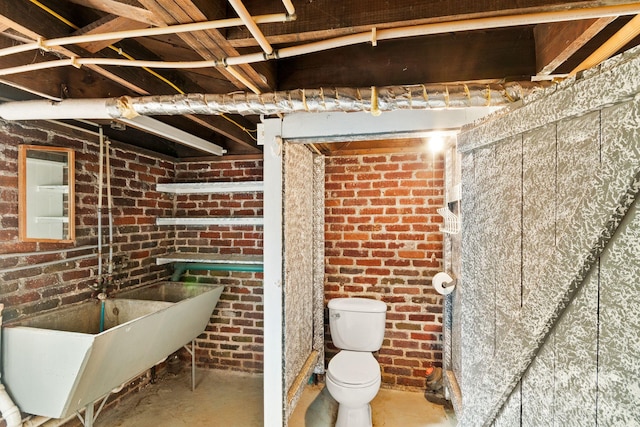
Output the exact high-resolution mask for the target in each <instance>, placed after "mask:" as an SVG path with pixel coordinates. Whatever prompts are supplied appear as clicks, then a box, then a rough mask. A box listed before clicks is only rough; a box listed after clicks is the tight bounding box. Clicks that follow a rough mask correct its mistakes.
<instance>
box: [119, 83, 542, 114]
mask: <svg viewBox="0 0 640 427" xmlns="http://www.w3.org/2000/svg"><path fill="white" fill-rule="evenodd" d="M540 87H541V86H540V85H539V84H536V83H531V84H527V86H526V87H524V86H523V85H522V84H519V83H513V84H504V85H501V84H486V85H483V84H470V85H466V84H452V85H431V86H426V85H413V86H387V87H381V88H377V93H378V96H377V99H378V101H377V102H378V109H380V110H381V111H392V110H411V109H414V110H424V109H444V108H465V107H487V106H501V105H507V104H511V103H513V102H516V101H518V100H521V99H522V98H523V97H524V96H525V95H527V94H528V93H530V92H531V91H532V90H535V89H538V88H540ZM371 95H372V89H370V88H367V89H354V88H329V89H322V88H321V89H298V90H292V91H280V92H271V93H265V94H259V95H256V94H251V93H244V92H243V93H230V94H224V95H217V94H186V95H162V96H145V97H137V98H130V99H128V101H127V102H126V103H125V104H127V105H128V107H130V108H132V109H134V110H135V112H136V113H137V114H139V115H145V116H147V115H148V116H154V115H182V114H203V115H217V114H241V115H259V114H265V115H271V114H289V113H297V112H305V111H306V112H315V113H318V112H339V111H343V112H356V111H367V112H369V111H371V107H372V103H371V99H372V96H371ZM114 117H115V116H114Z"/></svg>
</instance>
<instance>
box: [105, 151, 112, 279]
mask: <svg viewBox="0 0 640 427" xmlns="http://www.w3.org/2000/svg"><path fill="white" fill-rule="evenodd" d="M110 145H111V141H109V140H106V141H105V154H106V156H107V164H106V168H107V170H106V173H107V214H108V215H109V263H108V264H107V273H108V274H109V278H111V274H113V212H111V208H112V203H111V161H110V158H111V152H110V148H109V146H110Z"/></svg>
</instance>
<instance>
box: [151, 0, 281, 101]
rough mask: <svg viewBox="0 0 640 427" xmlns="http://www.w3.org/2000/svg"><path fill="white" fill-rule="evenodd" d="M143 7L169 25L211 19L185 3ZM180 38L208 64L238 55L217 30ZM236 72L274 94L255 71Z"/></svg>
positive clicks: (153, 2)
mask: <svg viewBox="0 0 640 427" xmlns="http://www.w3.org/2000/svg"><path fill="white" fill-rule="evenodd" d="M140 3H141V4H142V5H143V6H144V7H146V8H147V9H148V10H150V11H152V12H153V13H154V14H155V15H156V17H157V18H158V19H159V20H161V21H162V22H163V23H164V24H166V25H173V24H186V23H189V22H198V21H206V20H208V19H209V18H208V17H207V16H206V15H205V14H204V13H203V12H202V10H200V8H199V7H198V6H197V5H196V4H195V3H194V2H193V1H191V0H184V1H181V2H180V3H177V2H173V1H163V0H140ZM178 36H179V37H180V38H181V39H182V40H184V41H185V42H186V43H187V44H188V45H189V46H190V47H192V48H193V49H194V50H195V51H196V52H198V54H199V55H200V56H201V57H202V58H203V59H206V60H214V59H222V58H225V57H228V56H237V55H238V54H239V53H238V51H237V50H236V49H235V48H234V47H232V46H231V45H230V44H229V43H228V42H227V40H226V39H225V37H224V36H223V35H222V34H221V33H220V31H218V30H208V31H198V32H194V33H180V34H178ZM235 69H236V70H237V71H238V72H240V73H241V74H242V75H243V77H244V78H245V79H247V80H248V81H250V82H251V83H252V84H253V85H254V86H256V87H257V88H259V89H260V90H261V91H270V90H273V88H272V87H271V85H269V82H268V81H267V78H266V76H265V75H264V74H261V73H259V72H258V71H256V69H255V68H253V66H251V65H249V64H245V65H241V66H238V67H235ZM220 72H221V73H222V74H223V75H224V76H225V77H226V78H227V79H229V80H230V81H231V82H233V83H234V84H235V85H236V87H238V88H239V89H243V90H246V89H247V87H246V86H245V85H244V84H242V83H241V82H240V81H239V80H238V79H236V78H235V77H234V76H233V75H232V74H230V73H229V72H228V71H227V70H225V69H221V70H220Z"/></svg>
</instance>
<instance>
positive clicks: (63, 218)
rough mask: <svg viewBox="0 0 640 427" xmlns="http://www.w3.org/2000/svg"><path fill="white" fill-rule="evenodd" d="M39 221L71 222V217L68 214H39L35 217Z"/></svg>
mask: <svg viewBox="0 0 640 427" xmlns="http://www.w3.org/2000/svg"><path fill="white" fill-rule="evenodd" d="M34 219H35V221H36V222H37V223H41V224H44V223H56V224H58V223H62V224H67V223H69V217H67V216H37V217H35V218H34Z"/></svg>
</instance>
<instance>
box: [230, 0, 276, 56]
mask: <svg viewBox="0 0 640 427" xmlns="http://www.w3.org/2000/svg"><path fill="white" fill-rule="evenodd" d="M229 4H231V7H233V10H235V11H236V13H237V14H238V16H239V17H240V19H241V20H242V22H243V23H244V26H245V27H247V30H249V32H250V33H251V35H252V36H253V38H254V39H256V41H257V42H258V44H259V45H260V47H261V48H262V50H263V51H264V52H265V53H266V54H267V55H270V54H271V52H273V47H272V46H271V45H270V44H269V42H268V41H267V39H266V37H265V36H264V34H262V31H260V28H258V25H257V24H256V22H255V21H254V20H253V18H252V17H251V14H250V13H249V11H248V10H247V8H246V7H245V6H244V4H243V3H242V1H240V0H229Z"/></svg>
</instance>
